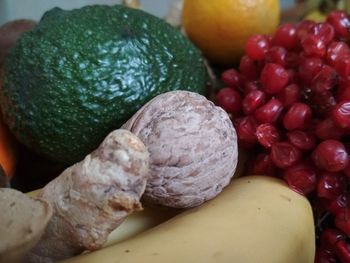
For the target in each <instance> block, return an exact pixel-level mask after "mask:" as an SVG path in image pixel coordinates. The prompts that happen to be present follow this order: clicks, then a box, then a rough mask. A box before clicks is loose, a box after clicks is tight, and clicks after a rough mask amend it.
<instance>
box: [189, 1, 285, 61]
mask: <svg viewBox="0 0 350 263" xmlns="http://www.w3.org/2000/svg"><path fill="white" fill-rule="evenodd" d="M280 12H281V11H280V4H279V0H238V1H235V0H215V1H214V0H184V5H183V10H182V24H183V27H184V29H185V32H186V34H187V36H188V37H189V39H191V41H192V42H193V43H194V44H195V45H196V46H197V47H198V48H200V49H201V50H202V52H203V54H204V56H206V57H207V58H208V60H209V61H211V62H213V63H215V64H219V65H223V66H227V65H232V64H235V63H237V62H238V61H239V59H240V57H241V56H242V55H243V52H244V45H245V42H246V41H247V39H248V38H249V36H251V35H254V34H271V33H273V32H274V31H275V30H276V28H277V26H278V24H279V20H280Z"/></svg>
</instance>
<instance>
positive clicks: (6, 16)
mask: <svg viewBox="0 0 350 263" xmlns="http://www.w3.org/2000/svg"><path fill="white" fill-rule="evenodd" d="M174 1H176V0H141V1H140V3H141V5H142V7H143V9H144V10H146V11H148V12H150V13H152V14H154V15H156V16H159V17H163V16H165V15H166V13H167V11H168V10H169V7H170V5H171V3H172V2H174ZM209 1H212V0H209ZM95 3H98V4H109V5H111V4H119V3H121V0H73V1H72V0H0V25H1V24H3V23H5V22H7V21H10V20H13V19H21V18H27V19H33V20H39V19H40V17H41V16H42V14H43V13H44V12H45V11H46V10H48V9H50V8H53V7H56V6H58V7H61V8H63V9H71V8H78V7H81V6H84V5H87V4H95ZM293 4H294V1H293V0H281V6H282V8H283V9H285V8H288V7H290V6H291V5H293Z"/></svg>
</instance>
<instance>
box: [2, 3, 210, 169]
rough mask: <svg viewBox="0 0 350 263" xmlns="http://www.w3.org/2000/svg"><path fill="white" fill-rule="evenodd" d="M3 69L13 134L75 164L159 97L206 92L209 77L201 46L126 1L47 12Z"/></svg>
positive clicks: (37, 149)
mask: <svg viewBox="0 0 350 263" xmlns="http://www.w3.org/2000/svg"><path fill="white" fill-rule="evenodd" d="M3 70H4V71H3V73H4V75H3V76H4V77H3V88H2V89H1V91H0V103H1V107H2V113H3V117H4V120H5V122H6V123H7V124H8V126H9V127H10V129H11V131H12V132H13V133H14V134H15V135H16V137H17V139H18V140H19V141H20V142H22V143H23V144H25V145H26V146H27V147H28V148H30V149H31V150H33V151H35V152H37V153H39V154H41V155H43V156H45V157H47V158H49V159H52V160H55V161H58V162H61V163H64V164H67V165H70V164H73V163H75V162H78V161H80V160H82V159H83V158H84V157H85V156H86V155H87V154H88V153H90V152H91V151H92V150H94V149H95V148H97V146H98V145H99V143H100V142H101V141H102V140H103V139H104V137H105V136H106V135H107V134H108V133H109V132H110V131H112V130H114V129H117V128H119V127H120V126H121V125H122V124H123V123H124V122H125V121H127V120H128V119H129V118H130V117H131V116H132V115H133V114H134V113H135V112H136V111H137V110H138V109H139V108H140V107H141V106H143V105H144V104H145V103H146V102H148V101H149V100H150V99H152V98H153V97H155V96H157V95H159V94H161V93H164V92H167V91H171V90H179V89H182V90H190V91H193V92H198V93H201V94H203V93H204V92H205V87H206V82H207V71H206V67H205V65H204V62H203V59H202V56H201V53H200V51H198V50H197V49H196V47H194V45H193V44H192V43H191V42H190V41H189V40H188V39H186V38H185V37H184V36H183V35H182V34H181V33H180V32H179V31H178V30H177V29H175V28H173V27H171V26H170V25H168V24H167V23H165V22H164V21H163V20H161V19H159V18H157V17H155V16H152V15H150V14H147V13H145V12H143V11H140V10H135V9H130V8H127V7H124V6H120V5H115V6H104V5H94V6H86V7H83V8H81V9H75V10H71V11H65V10H62V9H60V8H54V9H52V10H50V11H48V12H46V13H45V14H44V16H43V17H42V18H41V20H40V23H39V24H38V26H37V27H36V28H34V29H33V30H32V31H29V32H26V33H24V34H23V35H22V36H21V38H20V39H19V41H18V42H17V43H16V45H15V46H14V47H13V49H12V50H11V52H10V53H9V55H8V56H7V58H6V61H5V65H4V69H3Z"/></svg>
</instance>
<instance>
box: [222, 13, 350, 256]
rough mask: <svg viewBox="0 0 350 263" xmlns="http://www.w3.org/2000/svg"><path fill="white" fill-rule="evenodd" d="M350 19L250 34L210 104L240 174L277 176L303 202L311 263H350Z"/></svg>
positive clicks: (343, 17) (343, 16)
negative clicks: (227, 131)
mask: <svg viewBox="0 0 350 263" xmlns="http://www.w3.org/2000/svg"><path fill="white" fill-rule="evenodd" d="M349 41H350V17H349V15H348V14H346V13H345V12H342V11H334V12H332V13H330V14H329V15H328V17H327V19H326V21H325V22H324V23H316V22H312V21H308V20H304V21H301V22H300V23H299V24H296V25H293V24H283V25H281V26H280V27H279V28H278V29H277V31H276V32H275V34H274V35H273V36H266V35H256V36H252V37H251V38H250V39H249V40H248V41H247V43H246V49H245V52H246V54H245V56H243V57H242V59H241V61H240V65H239V70H235V69H233V68H232V69H228V70H226V71H224V72H223V73H222V76H221V79H222V82H223V83H224V84H225V85H226V86H225V87H224V88H222V89H221V90H220V91H219V92H218V93H217V96H216V103H217V104H218V105H219V106H221V107H222V108H224V109H225V110H226V111H227V112H228V113H230V114H231V116H232V120H233V123H234V126H235V128H236V131H237V135H238V141H239V145H240V146H241V147H243V148H249V149H251V150H250V151H251V152H254V154H252V158H251V160H250V162H251V164H250V165H247V166H248V167H250V169H249V171H247V173H249V174H267V175H271V176H278V177H282V178H283V179H284V180H285V181H286V182H287V183H288V185H289V186H290V187H291V188H292V189H293V190H295V191H297V192H299V193H301V194H303V195H305V196H307V197H308V198H309V200H310V201H311V203H312V205H313V208H314V215H315V224H316V226H315V227H316V231H317V235H318V238H317V245H318V246H317V247H318V249H317V254H316V261H315V262H319V263H320V262H323V263H326V262H339V261H340V262H350V241H349V240H350V239H349V237H350V209H349V208H350V161H349V153H350V140H349V139H350V47H349Z"/></svg>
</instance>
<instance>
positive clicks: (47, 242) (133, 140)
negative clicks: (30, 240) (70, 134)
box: [25, 130, 149, 262]
mask: <svg viewBox="0 0 350 263" xmlns="http://www.w3.org/2000/svg"><path fill="white" fill-rule="evenodd" d="M148 168H149V154H148V151H147V149H146V147H145V146H144V144H143V143H142V142H141V141H140V140H139V139H138V138H137V137H136V136H135V135H133V134H132V133H131V132H129V131H126V130H115V131H113V132H112V133H110V134H109V135H108V136H107V137H106V138H105V140H104V141H103V142H102V144H101V145H100V146H99V148H97V149H96V150H95V151H94V152H92V153H91V154H89V155H88V156H86V157H85V159H84V160H83V161H81V162H79V163H77V164H75V165H73V166H71V167H69V168H67V169H66V170H65V171H64V172H63V173H62V174H61V175H60V176H59V177H57V178H56V179H54V180H53V181H52V182H50V183H49V184H48V185H46V186H45V187H44V188H43V190H42V192H41V193H40V197H41V198H43V199H44V200H46V201H48V202H49V203H51V205H52V207H53V209H54V215H53V218H52V220H51V221H50V223H49V225H48V227H47V229H46V232H45V233H44V236H43V238H42V239H41V241H40V242H39V243H38V245H37V246H36V247H35V248H34V249H33V250H32V251H31V253H30V254H29V255H28V257H27V260H26V261H25V262H55V261H58V260H63V259H66V258H69V257H71V256H74V255H77V254H80V253H81V252H83V251H85V250H90V251H93V250H96V249H99V248H101V247H102V245H103V244H104V243H105V242H106V239H107V237H108V235H109V233H110V232H112V231H113V230H114V229H115V228H116V227H118V226H119V225H120V224H121V223H122V222H123V220H124V219H125V218H126V216H127V215H129V214H130V213H131V212H133V211H135V210H140V209H141V208H142V206H141V203H140V197H141V195H142V194H143V192H144V190H145V187H146V180H147V175H148Z"/></svg>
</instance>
